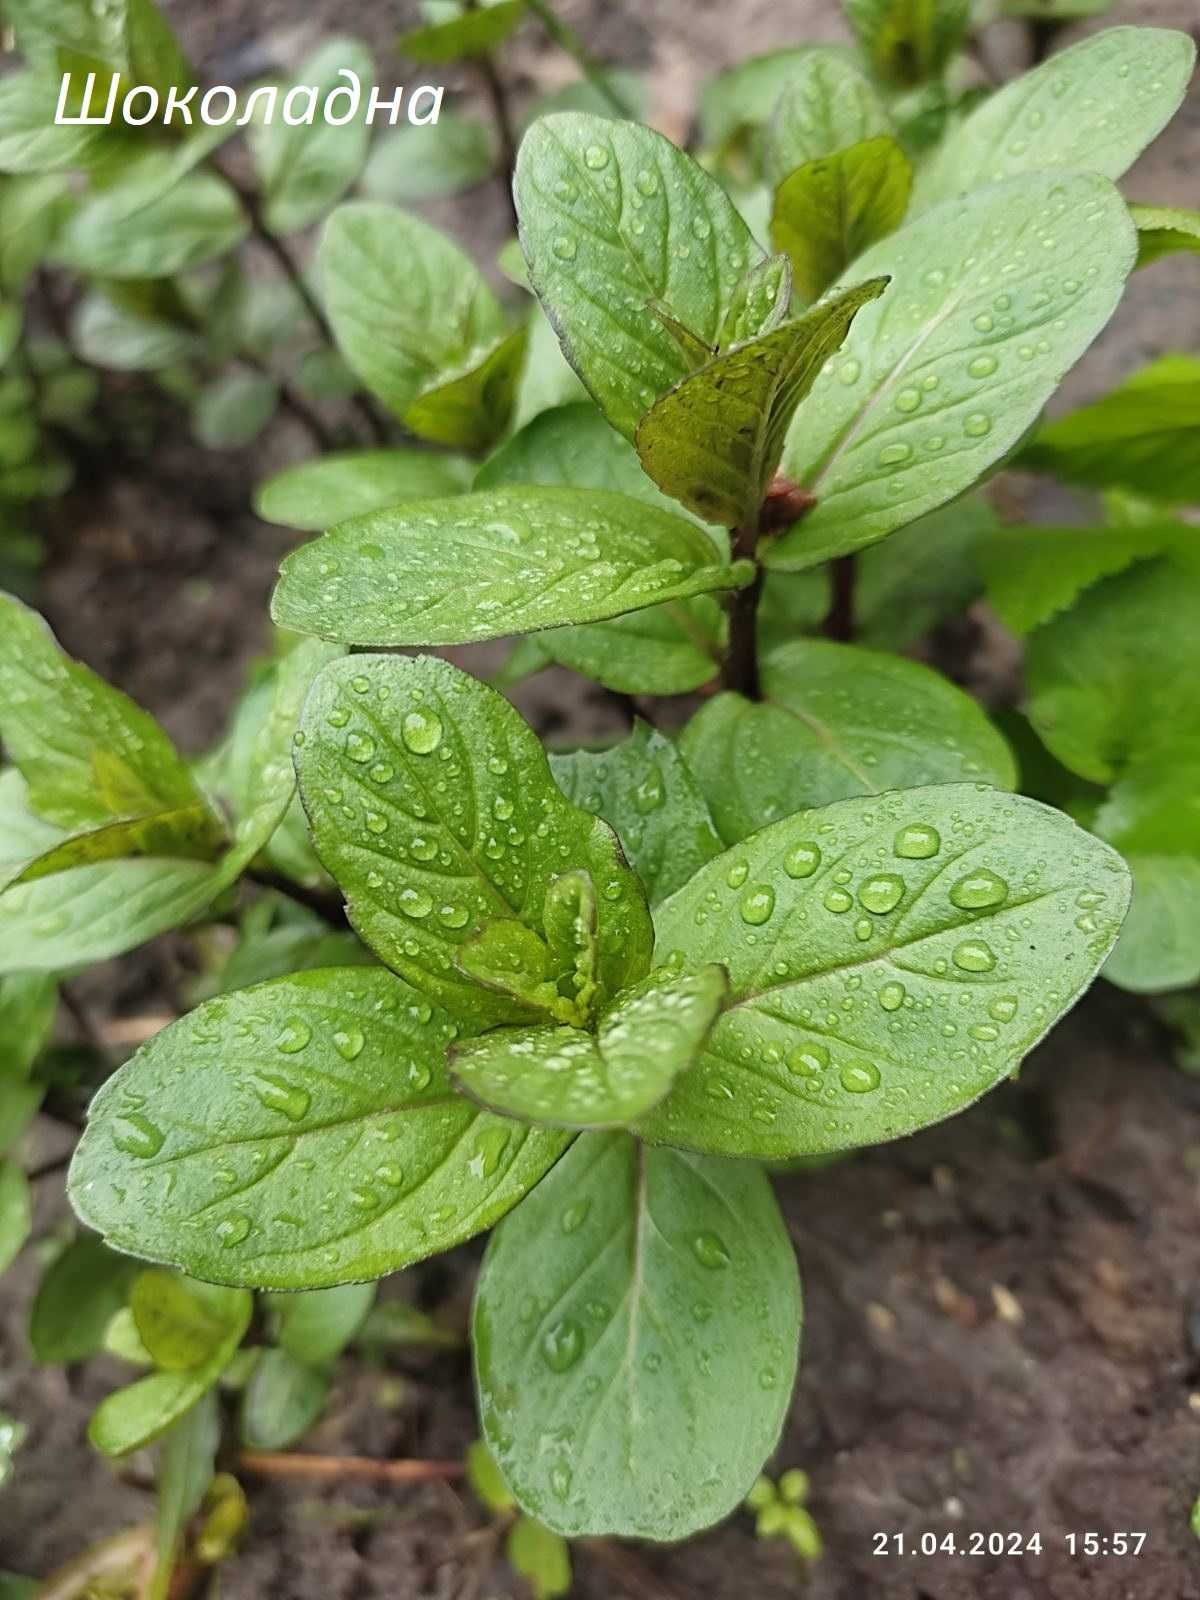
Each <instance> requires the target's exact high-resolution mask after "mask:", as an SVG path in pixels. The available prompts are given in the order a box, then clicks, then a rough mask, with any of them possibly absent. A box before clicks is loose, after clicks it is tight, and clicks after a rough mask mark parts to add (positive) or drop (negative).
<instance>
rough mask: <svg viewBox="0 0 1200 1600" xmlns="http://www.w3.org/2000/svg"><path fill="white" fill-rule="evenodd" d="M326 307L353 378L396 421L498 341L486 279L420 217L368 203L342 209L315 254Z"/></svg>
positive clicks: (494, 303) (495, 308)
mask: <svg viewBox="0 0 1200 1600" xmlns="http://www.w3.org/2000/svg"><path fill="white" fill-rule="evenodd" d="M318 266H319V268H320V273H321V281H322V283H323V285H324V292H325V309H326V311H327V313H328V316H329V321H330V324H331V325H332V327H333V332H334V336H335V337H336V339H337V343H338V349H339V350H340V351H341V352H342V354H343V356H345V358H346V361H347V363H348V364H349V366H350V369H351V371H352V372H354V373H356V374H357V376H358V377H359V378H361V380H362V381H363V383H365V384H366V386H367V388H368V389H370V390H371V392H372V393H373V394H375V395H377V396H378V397H379V399H380V400H382V401H383V402H384V404H385V405H386V406H388V407H389V408H390V409H391V410H392V411H394V412H395V413H396V415H397V416H401V417H402V416H403V415H404V413H405V412H406V411H407V410H408V408H409V406H411V405H412V403H413V401H414V400H415V399H416V398H417V396H418V395H419V394H420V393H421V391H422V390H423V389H426V388H428V387H429V386H430V385H431V383H433V382H435V381H436V380H437V379H438V378H440V377H442V376H443V375H444V376H449V375H450V374H452V373H454V372H456V371H460V370H461V369H462V368H463V366H464V365H466V364H467V363H468V362H469V360H470V359H471V357H472V356H473V355H474V354H475V353H476V352H479V353H482V352H483V351H485V350H486V349H488V348H490V347H491V346H493V345H494V344H495V343H496V341H497V340H498V339H499V338H500V337H501V336H502V335H503V333H504V331H505V329H504V313H503V312H502V310H501V309H500V303H499V301H498V300H497V299H496V297H495V295H494V294H493V293H492V291H491V290H490V289H489V288H488V286H487V284H486V283H485V281H484V279H483V276H482V275H481V273H480V272H479V270H478V268H477V267H476V266H475V264H474V262H472V261H471V260H470V259H469V258H468V257H467V256H465V255H464V254H463V252H462V251H461V250H460V249H459V248H458V246H457V245H455V244H452V243H451V241H450V240H449V239H447V238H446V237H445V235H444V234H441V233H439V232H438V231H437V229H436V228H431V227H430V226H429V224H428V223H425V222H422V221H420V219H419V218H417V217H410V216H407V215H406V214H405V213H404V212H403V211H396V210H394V209H393V208H392V207H391V206H384V205H377V204H374V203H373V202H371V201H359V200H355V201H351V202H350V203H348V204H346V205H342V206H339V207H338V209H337V210H336V211H335V212H334V213H333V215H332V216H331V217H330V218H329V221H328V222H327V223H326V224H325V231H324V234H323V236H322V239H321V245H320V250H319V251H318Z"/></svg>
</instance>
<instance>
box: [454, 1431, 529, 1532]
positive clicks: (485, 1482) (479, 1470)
mask: <svg viewBox="0 0 1200 1600" xmlns="http://www.w3.org/2000/svg"><path fill="white" fill-rule="evenodd" d="M464 1465H465V1466H466V1469H467V1482H468V1483H469V1484H470V1486H471V1493H472V1494H473V1495H474V1496H475V1498H476V1499H477V1500H478V1501H479V1503H480V1505H481V1506H482V1507H483V1508H484V1510H485V1511H491V1512H493V1513H494V1514H497V1515H498V1514H500V1513H501V1512H504V1511H512V1510H513V1509H514V1508H515V1506H516V1504H517V1502H516V1501H515V1500H514V1499H513V1497H512V1491H511V1490H510V1489H509V1487H508V1485H507V1484H506V1483H505V1481H504V1479H503V1478H502V1477H501V1476H500V1468H499V1467H498V1466H497V1465H496V1461H495V1458H494V1456H493V1455H492V1453H491V1451H490V1450H489V1449H488V1447H487V1445H485V1444H484V1442H483V1440H482V1439H476V1440H475V1441H474V1442H473V1443H472V1444H469V1445H468V1446H467V1454H466V1459H465V1462H464Z"/></svg>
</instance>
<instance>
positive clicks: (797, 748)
mask: <svg viewBox="0 0 1200 1600" xmlns="http://www.w3.org/2000/svg"><path fill="white" fill-rule="evenodd" d="M762 687H763V695H764V698H763V699H762V700H761V701H751V700H747V699H745V698H744V697H743V696H742V695H739V694H730V693H726V694H721V695H718V696H717V697H716V698H715V699H713V700H710V701H708V702H707V704H706V705H704V706H703V707H702V708H701V709H700V711H698V712H697V713H696V715H695V716H694V717H693V718H692V720H691V722H690V723H689V724H688V725H687V727H686V728H685V729H684V730H683V733H682V735H681V737H680V749H681V751H682V753H683V757H684V760H685V761H686V762H687V763H688V766H689V767H690V768H691V770H692V772H693V773H694V775H695V778H696V782H697V783H698V784H699V786H700V789H701V791H702V793H703V794H704V795H705V797H706V798H707V800H708V804H709V807H710V808H711V811H712V815H713V818H714V820H715V822H716V825H717V830H718V832H719V833H720V834H721V836H722V838H724V839H725V840H726V841H727V842H728V843H730V844H733V843H735V842H736V841H737V840H739V839H744V838H745V837H746V835H747V834H750V833H753V832H754V831H755V829H757V828H761V827H763V826H764V824H766V823H768V822H776V821H778V820H779V818H781V817H784V816H786V815H787V814H788V813H789V812H792V811H798V810H800V809H801V807H811V806H821V805H826V804H828V803H829V802H830V801H832V800H844V799H848V798H850V797H851V796H853V795H863V794H878V793H880V792H882V791H883V790H886V789H912V788H917V787H920V786H922V785H925V784H935V783H955V782H958V781H960V780H963V779H967V778H976V779H980V780H982V781H983V782H985V783H993V784H996V785H997V786H998V787H1000V788H1003V789H1011V788H1013V787H1015V785H1016V776H1017V775H1016V769H1015V767H1014V765H1013V760H1012V756H1011V754H1010V752H1009V750H1008V747H1007V745H1006V744H1005V742H1004V740H1003V739H1002V738H1001V736H1000V734H998V733H997V732H996V730H995V729H994V728H993V727H992V725H991V723H990V722H989V721H988V719H987V717H986V716H985V714H984V713H983V711H982V710H981V709H980V707H979V705H978V704H977V703H976V701H974V700H973V699H972V698H971V697H970V695H967V694H964V693H963V691H962V690H961V689H957V688H955V686H954V685H953V684H952V683H950V682H949V681H948V680H947V679H945V678H943V677H942V676H941V674H940V673H936V672H932V671H930V669H929V668H928V667H924V666H921V665H920V664H919V663H918V662H916V661H906V660H904V659H903V658H902V657H900V656H894V655H889V654H884V653H883V652H876V651H873V650H864V649H862V648H861V647H859V646H856V645H844V644H830V643H828V642H827V641H825V640H821V639H797V640H793V642H792V643H791V644H786V645H782V646H781V647H780V648H779V649H778V650H776V651H774V652H773V653H772V654H771V655H769V656H768V657H767V658H766V659H765V661H764V662H763V672H762Z"/></svg>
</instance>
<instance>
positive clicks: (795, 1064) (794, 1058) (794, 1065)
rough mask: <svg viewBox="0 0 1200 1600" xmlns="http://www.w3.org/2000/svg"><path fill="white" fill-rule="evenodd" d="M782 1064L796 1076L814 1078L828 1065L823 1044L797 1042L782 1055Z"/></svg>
mask: <svg viewBox="0 0 1200 1600" xmlns="http://www.w3.org/2000/svg"><path fill="white" fill-rule="evenodd" d="M784 1065H785V1066H786V1067H787V1069H788V1071H789V1072H790V1073H793V1074H794V1075H795V1076H796V1077H797V1078H815V1077H818V1076H819V1075H820V1073H821V1072H823V1071H824V1069H825V1068H826V1067H827V1066H828V1065H829V1051H828V1050H826V1048H825V1046H824V1045H823V1044H798V1045H796V1046H795V1047H794V1048H793V1049H791V1050H789V1051H788V1053H787V1055H786V1056H785V1057H784Z"/></svg>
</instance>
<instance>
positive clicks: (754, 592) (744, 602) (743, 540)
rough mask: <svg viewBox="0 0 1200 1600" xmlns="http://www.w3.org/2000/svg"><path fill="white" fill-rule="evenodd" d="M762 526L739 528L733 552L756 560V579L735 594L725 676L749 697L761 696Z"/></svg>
mask: <svg viewBox="0 0 1200 1600" xmlns="http://www.w3.org/2000/svg"><path fill="white" fill-rule="evenodd" d="M757 545H758V527H757V525H756V524H755V525H752V526H750V527H746V528H737V529H736V530H735V531H734V535H733V554H734V556H735V557H736V558H738V559H739V560H747V561H753V562H754V578H753V580H752V581H751V582H750V583H748V584H747V585H746V587H745V588H744V589H738V590H736V591H735V593H734V596H733V605H732V607H731V609H730V612H729V651H728V654H727V655H726V657H725V668H724V671H723V673H722V675H721V677H722V682H723V684H724V686H725V688H726V689H732V690H734V691H735V692H736V693H737V694H743V695H745V696H746V698H747V700H757V699H759V697H760V687H759V678H758V603H759V601H760V600H761V599H762V591H763V580H764V578H765V573H764V572H763V569H762V566H761V564H760V563H759V561H758V558H757V556H756V554H755V551H756V548H757Z"/></svg>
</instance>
